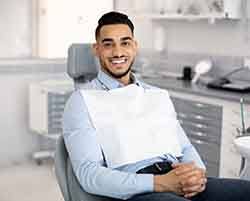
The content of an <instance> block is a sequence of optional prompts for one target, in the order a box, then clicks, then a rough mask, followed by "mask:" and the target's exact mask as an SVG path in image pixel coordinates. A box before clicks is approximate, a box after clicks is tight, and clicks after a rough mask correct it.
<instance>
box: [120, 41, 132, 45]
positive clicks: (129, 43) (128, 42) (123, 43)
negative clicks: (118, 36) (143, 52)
mask: <svg viewBox="0 0 250 201" xmlns="http://www.w3.org/2000/svg"><path fill="white" fill-rule="evenodd" d="M121 45H122V46H130V45H131V42H130V41H123V42H122V43H121Z"/></svg>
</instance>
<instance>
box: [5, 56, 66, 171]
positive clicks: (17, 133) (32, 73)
mask: <svg viewBox="0 0 250 201" xmlns="http://www.w3.org/2000/svg"><path fill="white" fill-rule="evenodd" d="M36 62H37V63H39V62H42V61H39V60H37V61H36ZM36 62H34V63H36ZM2 63H3V62H0V91H1V98H0V167H3V166H10V165H13V164H18V163H22V162H24V161H27V160H28V159H31V155H32V153H33V152H34V151H38V150H39V143H38V137H37V135H34V133H32V132H31V131H30V129H29V125H28V122H29V121H28V118H29V115H28V114H29V107H28V106H29V102H28V95H29V94H28V86H29V84H30V83H32V82H39V81H42V80H46V79H52V78H55V79H56V78H57V77H58V76H61V74H62V73H60V72H58V71H61V72H64V71H65V67H66V66H65V62H61V61H60V62H58V63H60V64H59V65H58V64H51V63H48V64H43V65H38V64H23V65H21V63H24V61H21V60H19V61H17V62H16V63H17V64H15V62H11V63H12V64H11V65H10V64H6V65H5V64H2ZM58 69H59V70H58Z"/></svg>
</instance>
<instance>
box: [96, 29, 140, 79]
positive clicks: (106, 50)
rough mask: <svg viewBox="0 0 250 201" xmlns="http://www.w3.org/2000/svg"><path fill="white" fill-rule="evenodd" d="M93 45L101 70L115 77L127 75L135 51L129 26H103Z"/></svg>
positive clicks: (135, 47)
mask: <svg viewBox="0 0 250 201" xmlns="http://www.w3.org/2000/svg"><path fill="white" fill-rule="evenodd" d="M93 47H94V51H95V54H96V56H98V57H99V60H100V64H101V67H102V69H103V71H105V72H106V73H108V74H109V75H111V76H112V77H115V78H117V79H120V78H123V77H126V76H129V72H130V68H131V66H132V64H133V62H134V59H135V56H136V52H137V43H136V41H135V40H134V38H133V34H132V32H131V30H130V28H129V26H127V25H125V24H114V25H105V26H103V27H102V28H101V30H100V34H99V36H98V38H97V42H96V44H95V45H94V46H93Z"/></svg>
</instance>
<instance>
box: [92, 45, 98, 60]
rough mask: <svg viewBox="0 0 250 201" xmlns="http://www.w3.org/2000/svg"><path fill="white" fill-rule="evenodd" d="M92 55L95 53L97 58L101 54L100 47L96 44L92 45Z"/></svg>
mask: <svg viewBox="0 0 250 201" xmlns="http://www.w3.org/2000/svg"><path fill="white" fill-rule="evenodd" d="M92 53H93V54H94V55H95V56H96V57H98V56H99V54H98V45H97V44H96V43H93V44H92Z"/></svg>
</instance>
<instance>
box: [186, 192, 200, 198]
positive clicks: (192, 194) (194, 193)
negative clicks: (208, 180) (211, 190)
mask: <svg viewBox="0 0 250 201" xmlns="http://www.w3.org/2000/svg"><path fill="white" fill-rule="evenodd" d="M198 193H199V192H193V193H188V194H185V195H184V197H185V198H191V197H194V196H195V195H197V194H198Z"/></svg>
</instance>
